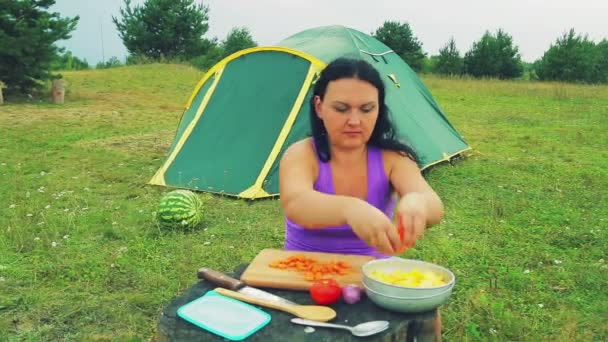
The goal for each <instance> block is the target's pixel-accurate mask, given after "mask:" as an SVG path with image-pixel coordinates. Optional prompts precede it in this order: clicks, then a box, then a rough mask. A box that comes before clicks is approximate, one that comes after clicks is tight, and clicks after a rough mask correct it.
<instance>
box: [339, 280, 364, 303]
mask: <svg viewBox="0 0 608 342" xmlns="http://www.w3.org/2000/svg"><path fill="white" fill-rule="evenodd" d="M362 294H363V289H362V288H360V287H359V286H357V285H355V284H348V285H346V286H344V287H342V298H343V299H344V301H345V302H347V303H348V304H355V303H356V302H358V301H359V300H361V295H362Z"/></svg>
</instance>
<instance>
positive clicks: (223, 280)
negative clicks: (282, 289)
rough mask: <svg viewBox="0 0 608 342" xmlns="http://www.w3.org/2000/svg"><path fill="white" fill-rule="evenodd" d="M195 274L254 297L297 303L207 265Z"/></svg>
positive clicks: (291, 303) (220, 285) (284, 302)
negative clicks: (249, 284)
mask: <svg viewBox="0 0 608 342" xmlns="http://www.w3.org/2000/svg"><path fill="white" fill-rule="evenodd" d="M197 276H198V278H199V279H204V280H207V281H209V282H211V283H213V284H216V285H217V286H219V287H223V288H226V289H229V290H232V291H235V292H239V293H242V294H245V295H249V296H252V297H255V298H260V299H263V300H267V301H271V302H277V303H283V304H289V305H298V303H294V302H292V301H290V300H288V299H285V298H282V297H279V296H277V295H274V294H272V293H270V292H266V291H263V290H260V289H256V288H255V287H251V286H248V285H247V284H245V283H244V282H242V281H240V280H238V279H234V278H232V277H229V276H228V275H226V274H224V273H221V272H218V271H214V270H212V269H210V268H207V267H202V268H200V269H199V270H198V272H197Z"/></svg>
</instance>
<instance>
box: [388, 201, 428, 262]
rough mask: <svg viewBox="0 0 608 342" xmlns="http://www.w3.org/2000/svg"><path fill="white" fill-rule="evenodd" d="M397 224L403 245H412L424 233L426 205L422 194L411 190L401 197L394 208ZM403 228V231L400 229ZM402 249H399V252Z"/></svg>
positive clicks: (406, 246) (407, 246)
mask: <svg viewBox="0 0 608 342" xmlns="http://www.w3.org/2000/svg"><path fill="white" fill-rule="evenodd" d="M395 211H396V216H397V225H398V227H399V230H400V233H401V232H402V236H403V241H402V242H403V246H402V247H405V248H409V247H412V246H414V245H415V244H416V240H418V239H419V238H420V237H422V235H423V234H424V230H425V229H426V225H427V205H426V198H425V196H424V195H423V194H421V193H417V192H412V193H408V194H406V195H405V196H403V197H402V198H401V200H400V201H399V203H398V204H397V208H396V210H395ZM401 230H403V231H401ZM401 251H402V250H399V252H401Z"/></svg>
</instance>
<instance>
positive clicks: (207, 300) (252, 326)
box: [177, 291, 270, 341]
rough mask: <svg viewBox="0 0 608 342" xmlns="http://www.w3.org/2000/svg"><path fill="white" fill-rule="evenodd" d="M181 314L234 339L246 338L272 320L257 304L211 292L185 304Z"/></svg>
mask: <svg viewBox="0 0 608 342" xmlns="http://www.w3.org/2000/svg"><path fill="white" fill-rule="evenodd" d="M177 314H178V315H179V316H180V317H181V318H183V319H185V320H186V321H188V322H190V323H192V324H194V325H196V326H198V327H200V328H203V329H205V330H207V331H209V332H212V333H214V334H216V335H219V336H222V337H225V338H227V339H229V340H232V341H240V340H243V339H245V338H247V337H249V336H250V335H252V334H253V333H255V332H256V331H258V330H260V329H261V328H263V327H264V326H266V325H267V324H268V323H269V322H270V315H269V314H268V313H266V312H264V311H262V310H260V309H258V308H256V307H254V306H253V305H250V304H247V303H245V302H241V301H239V300H236V299H233V298H230V297H226V296H223V295H221V294H219V293H217V292H215V291H208V292H207V293H206V294H205V295H204V296H202V297H199V298H198V299H195V300H193V301H191V302H190V303H187V304H185V305H183V306H181V307H180V308H179V309H178V310H177Z"/></svg>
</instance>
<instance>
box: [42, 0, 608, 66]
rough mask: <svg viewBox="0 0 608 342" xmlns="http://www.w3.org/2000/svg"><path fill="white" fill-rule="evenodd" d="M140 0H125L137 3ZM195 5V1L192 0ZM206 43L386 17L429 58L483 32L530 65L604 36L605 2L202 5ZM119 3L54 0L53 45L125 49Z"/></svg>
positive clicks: (97, 53)
mask: <svg viewBox="0 0 608 342" xmlns="http://www.w3.org/2000/svg"><path fill="white" fill-rule="evenodd" d="M143 2H144V1H143V0H132V3H133V4H142V3H143ZM196 2H201V1H200V0H197V1H196ZM203 3H204V4H206V5H209V8H210V10H209V31H208V32H207V34H206V35H205V36H206V37H208V38H212V37H217V38H219V39H220V40H222V39H223V38H224V37H225V36H226V34H227V33H228V32H229V31H230V29H231V28H232V27H235V26H245V27H247V28H249V30H250V31H251V33H252V35H253V38H254V40H255V41H256V42H257V43H258V45H272V44H275V43H277V42H278V41H280V40H281V39H283V38H285V37H287V36H289V35H291V34H294V33H297V32H299V31H302V30H306V29H308V28H312V27H317V26H325V25H344V26H348V27H351V28H354V29H357V30H360V31H363V32H365V33H371V32H372V31H374V30H375V29H376V28H378V27H379V26H381V25H382V23H383V22H384V21H386V20H396V21H401V22H408V23H409V24H410V26H411V28H412V30H413V32H414V34H415V35H416V37H418V39H419V40H420V41H421V42H422V43H423V46H422V48H423V50H424V51H425V52H426V53H428V54H431V55H432V54H437V52H438V50H439V49H440V48H441V47H442V46H443V45H445V43H446V42H447V41H448V40H449V39H450V37H452V36H453V37H454V39H455V41H456V45H457V47H458V48H459V50H460V52H461V54H464V52H466V51H467V50H469V48H470V47H471V45H472V44H473V42H475V41H477V40H479V38H480V37H481V36H482V35H483V33H484V32H485V31H486V30H490V31H491V32H495V31H496V30H497V29H498V28H502V29H504V30H505V31H506V32H507V33H509V34H510V35H511V36H512V37H513V40H514V43H515V44H516V45H517V46H518V47H519V51H520V53H521V55H522V58H523V60H525V61H529V62H532V61H534V60H535V59H537V58H539V57H541V56H542V54H543V52H544V51H545V50H546V49H547V48H548V47H549V45H550V44H551V43H553V42H554V41H555V39H557V38H558V37H559V36H561V35H562V34H563V33H564V32H566V31H567V30H569V29H570V28H574V30H575V31H576V32H577V33H583V34H585V33H586V34H588V36H589V38H591V39H592V40H594V41H596V42H598V41H599V40H601V39H603V38H608V19H607V18H608V0H510V1H509V0H503V1H500V2H498V1H489V0H460V1H454V0H436V1H425V0H417V1H409V0H323V1H321V0H205V1H203ZM120 7H124V1H123V0H56V4H55V5H54V6H53V7H51V10H52V11H56V12H59V13H61V14H62V15H63V16H75V15H79V16H80V21H79V23H78V26H77V28H76V30H75V31H74V32H73V33H72V38H71V39H69V40H67V41H61V42H59V45H61V46H65V47H67V48H68V49H69V50H70V51H72V53H73V54H74V55H75V56H77V57H79V58H86V60H87V61H88V62H89V64H90V65H95V64H97V62H99V61H101V60H102V59H105V60H108V58H110V57H111V56H116V57H118V58H119V59H120V60H121V61H124V58H125V57H126V55H127V51H126V49H125V47H124V45H123V44H122V41H121V40H120V38H119V36H118V33H117V31H116V27H115V25H114V23H112V16H113V15H114V16H118V15H119V9H120Z"/></svg>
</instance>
